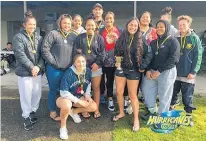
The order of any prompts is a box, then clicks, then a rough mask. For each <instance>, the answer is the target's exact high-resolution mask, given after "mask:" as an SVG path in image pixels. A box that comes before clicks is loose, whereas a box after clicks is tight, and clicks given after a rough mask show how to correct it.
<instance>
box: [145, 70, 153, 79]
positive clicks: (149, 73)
mask: <svg viewBox="0 0 206 141" xmlns="http://www.w3.org/2000/svg"><path fill="white" fill-rule="evenodd" d="M146 76H147V79H149V80H151V79H152V77H151V76H152V73H151V71H147V72H146Z"/></svg>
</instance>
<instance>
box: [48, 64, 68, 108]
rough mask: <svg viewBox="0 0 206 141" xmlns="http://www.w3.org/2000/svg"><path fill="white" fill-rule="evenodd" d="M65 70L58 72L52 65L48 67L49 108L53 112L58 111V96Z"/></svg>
mask: <svg viewBox="0 0 206 141" xmlns="http://www.w3.org/2000/svg"><path fill="white" fill-rule="evenodd" d="M63 75H64V71H63V70H58V69H55V68H53V67H52V66H50V65H46V77H47V80H48V83H49V93H48V104H49V105H48V106H49V110H50V111H51V112H54V111H56V94H57V93H59V92H60V84H61V79H62V77H63Z"/></svg>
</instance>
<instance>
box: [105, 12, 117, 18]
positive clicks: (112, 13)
mask: <svg viewBox="0 0 206 141" xmlns="http://www.w3.org/2000/svg"><path fill="white" fill-rule="evenodd" d="M107 14H111V15H112V16H113V18H114V19H115V14H114V12H112V11H108V12H107V13H106V14H105V17H106V16H107Z"/></svg>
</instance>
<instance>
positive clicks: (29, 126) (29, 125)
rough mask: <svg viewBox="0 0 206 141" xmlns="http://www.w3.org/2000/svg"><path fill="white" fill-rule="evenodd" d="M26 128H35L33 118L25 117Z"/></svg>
mask: <svg viewBox="0 0 206 141" xmlns="http://www.w3.org/2000/svg"><path fill="white" fill-rule="evenodd" d="M24 129H25V130H27V131H29V130H32V129H33V125H32V123H31V120H30V118H29V117H28V118H24Z"/></svg>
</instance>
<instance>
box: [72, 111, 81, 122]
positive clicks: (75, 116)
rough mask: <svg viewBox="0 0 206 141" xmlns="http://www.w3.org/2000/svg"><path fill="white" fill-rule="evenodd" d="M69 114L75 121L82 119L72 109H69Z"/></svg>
mask: <svg viewBox="0 0 206 141" xmlns="http://www.w3.org/2000/svg"><path fill="white" fill-rule="evenodd" d="M70 116H71V117H72V119H73V120H74V122H75V123H80V122H81V121H82V120H81V118H80V116H79V115H78V114H74V113H73V109H71V112H70Z"/></svg>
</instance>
